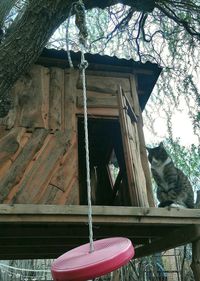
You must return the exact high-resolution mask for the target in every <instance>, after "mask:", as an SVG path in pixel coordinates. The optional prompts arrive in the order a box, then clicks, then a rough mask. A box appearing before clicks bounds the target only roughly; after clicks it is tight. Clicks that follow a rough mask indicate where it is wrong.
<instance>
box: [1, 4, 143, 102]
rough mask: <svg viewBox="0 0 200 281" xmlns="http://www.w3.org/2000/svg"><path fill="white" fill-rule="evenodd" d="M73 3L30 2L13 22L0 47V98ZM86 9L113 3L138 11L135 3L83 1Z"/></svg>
mask: <svg viewBox="0 0 200 281" xmlns="http://www.w3.org/2000/svg"><path fill="white" fill-rule="evenodd" d="M72 3H74V0H65V1H63V0H37V1H34V0H30V1H29V2H28V4H27V7H26V9H25V11H24V13H23V14H22V16H21V17H17V19H16V20H15V21H14V22H13V24H12V25H11V27H10V28H9V30H8V33H7V36H6V38H5V40H4V41H3V43H2V44H1V45H0V98H2V97H3V96H5V95H6V94H7V92H8V90H9V89H10V88H11V87H12V85H13V84H14V82H15V81H16V80H18V79H19V77H20V76H21V75H22V74H23V73H25V72H26V71H27V70H28V69H29V68H30V66H31V65H32V64H33V63H34V62H35V61H36V60H37V59H38V57H39V55H40V53H41V52H42V50H43V48H44V46H45V45H46V43H47V41H48V40H49V38H50V37H51V35H52V34H53V32H54V31H55V30H56V29H57V28H58V26H59V25H60V24H61V23H62V22H63V21H64V20H65V19H66V18H67V16H68V14H69V10H70V8H71V5H72ZM84 3H85V6H86V9H91V8H94V7H100V8H105V7H108V6H110V5H114V4H117V3H123V4H127V5H128V4H129V5H132V6H133V7H134V8H135V9H137V8H138V9H139V8H140V7H139V6H138V1H137V0H135V1H131V0H126V1H122V0H121V1H120V0H107V1H102V0H101V1H94V0H87V1H84Z"/></svg>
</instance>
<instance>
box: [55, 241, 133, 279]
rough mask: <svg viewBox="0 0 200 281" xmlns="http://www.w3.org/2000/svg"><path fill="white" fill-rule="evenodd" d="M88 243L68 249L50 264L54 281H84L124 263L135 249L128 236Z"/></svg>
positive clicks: (130, 257)
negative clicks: (92, 248)
mask: <svg viewBox="0 0 200 281" xmlns="http://www.w3.org/2000/svg"><path fill="white" fill-rule="evenodd" d="M89 251H90V243H87V244H84V245H82V246H80V247H77V248H75V249H72V250H70V251H69V252H67V253H65V254H63V255H62V256H60V257H59V258H57V259H56V260H55V261H54V262H53V263H52V266H51V273H52V276H53V279H54V281H86V280H88V279H93V278H96V277H99V276H102V275H105V274H107V273H109V272H112V271H114V270H116V269H118V268H119V267H121V266H123V265H125V264H126V263H127V262H128V261H129V260H130V259H132V258H133V256H134V254H135V251H134V247H133V245H132V243H131V241H130V240H129V239H128V238H123V237H114V238H106V239H101V240H97V241H95V242H94V251H93V252H92V253H90V252H89Z"/></svg>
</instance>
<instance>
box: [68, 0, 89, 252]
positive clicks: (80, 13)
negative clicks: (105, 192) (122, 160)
mask: <svg viewBox="0 0 200 281" xmlns="http://www.w3.org/2000/svg"><path fill="white" fill-rule="evenodd" d="M72 9H74V11H75V16H76V25H77V27H78V28H79V43H80V46H81V63H80V66H79V69H80V71H81V75H82V86H83V110H84V132H85V156H86V182H87V200H88V226H89V242H90V253H91V252H93V251H94V242H93V228H92V202H91V201H92V200H91V182H90V158H89V138H88V114H87V90H86V76H85V70H86V68H87V67H88V62H87V61H86V60H85V55H84V54H85V52H84V47H85V45H86V38H87V27H86V22H85V7H84V4H83V1H82V0H79V1H77V2H74V3H73V4H72V7H71V9H70V12H69V17H70V16H71V14H72ZM66 28H67V30H66V32H67V34H66V43H67V55H68V60H69V65H70V67H71V68H73V63H72V60H71V56H70V51H69V35H68V31H69V18H68V21H67V27H66Z"/></svg>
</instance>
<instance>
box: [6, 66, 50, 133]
mask: <svg viewBox="0 0 200 281" xmlns="http://www.w3.org/2000/svg"><path fill="white" fill-rule="evenodd" d="M12 92H13V94H14V106H15V113H13V114H12V118H14V119H15V120H14V121H12V123H13V124H14V125H15V126H21V127H28V128H48V119H49V117H48V114H49V70H48V68H45V67H42V66H39V65H34V66H33V67H32V68H31V70H30V72H29V73H27V74H25V75H24V76H22V77H21V79H20V80H18V81H17V83H16V84H15V86H14V88H13V91H12Z"/></svg>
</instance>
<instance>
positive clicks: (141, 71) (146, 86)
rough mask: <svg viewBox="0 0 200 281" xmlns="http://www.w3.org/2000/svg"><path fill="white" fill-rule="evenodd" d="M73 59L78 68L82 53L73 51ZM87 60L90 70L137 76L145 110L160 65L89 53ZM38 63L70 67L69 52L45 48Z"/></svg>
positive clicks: (142, 107) (141, 104) (141, 103)
mask: <svg viewBox="0 0 200 281" xmlns="http://www.w3.org/2000/svg"><path fill="white" fill-rule="evenodd" d="M71 59H72V62H73V65H74V67H78V65H79V64H80V61H81V53H80V52H72V51H71ZM85 59H86V60H87V61H88V63H89V66H88V69H89V70H93V71H110V72H119V73H132V74H135V75H136V77H137V90H138V95H139V103H140V106H141V109H142V110H143V109H144V108H145V105H146V103H147V101H148V99H149V97H150V95H151V92H152V90H153V88H154V86H155V84H156V81H157V79H158V77H159V75H160V73H161V71H162V68H161V67H160V66H158V64H155V63H151V62H149V61H148V62H146V63H141V62H136V61H134V60H133V59H129V60H127V59H122V58H120V59H119V58H117V57H116V56H113V57H110V56H107V55H104V56H102V55H99V54H89V53H88V54H85ZM37 63H38V64H42V65H44V66H47V67H49V66H58V67H61V68H66V67H69V63H68V57H67V52H66V51H64V50H55V49H47V48H45V49H44V50H43V52H42V54H41V56H40V58H39V59H38V61H37Z"/></svg>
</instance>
